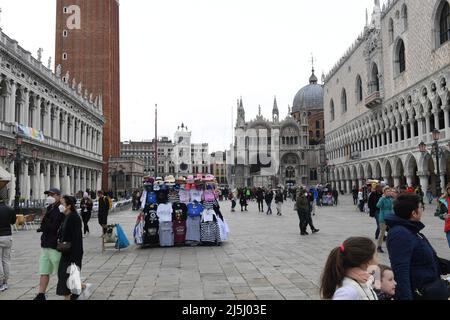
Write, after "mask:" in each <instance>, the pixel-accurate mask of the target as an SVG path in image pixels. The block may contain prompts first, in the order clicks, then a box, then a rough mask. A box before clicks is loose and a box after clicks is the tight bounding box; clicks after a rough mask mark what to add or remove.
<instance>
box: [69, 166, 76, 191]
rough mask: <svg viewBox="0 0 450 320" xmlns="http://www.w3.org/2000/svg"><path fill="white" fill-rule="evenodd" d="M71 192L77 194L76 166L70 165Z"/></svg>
mask: <svg viewBox="0 0 450 320" xmlns="http://www.w3.org/2000/svg"><path fill="white" fill-rule="evenodd" d="M69 192H70V194H72V195H75V193H76V191H75V168H74V167H70V191H69Z"/></svg>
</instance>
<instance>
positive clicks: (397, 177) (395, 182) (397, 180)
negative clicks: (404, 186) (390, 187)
mask: <svg viewBox="0 0 450 320" xmlns="http://www.w3.org/2000/svg"><path fill="white" fill-rule="evenodd" d="M392 178H393V179H394V187H395V188H396V187H399V186H400V176H392Z"/></svg>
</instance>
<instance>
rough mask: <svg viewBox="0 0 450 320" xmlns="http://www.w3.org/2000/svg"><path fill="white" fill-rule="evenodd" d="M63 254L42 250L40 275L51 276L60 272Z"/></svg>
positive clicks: (52, 250)
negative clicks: (60, 261)
mask: <svg viewBox="0 0 450 320" xmlns="http://www.w3.org/2000/svg"><path fill="white" fill-rule="evenodd" d="M59 260H61V253H60V252H59V251H56V250H55V249H47V248H42V249H41V256H40V257H39V274H40V275H41V276H50V275H53V274H55V273H56V272H57V271H58V267H59Z"/></svg>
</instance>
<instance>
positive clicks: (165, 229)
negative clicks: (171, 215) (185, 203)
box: [159, 221, 174, 247]
mask: <svg viewBox="0 0 450 320" xmlns="http://www.w3.org/2000/svg"><path fill="white" fill-rule="evenodd" d="M173 241H174V238H173V224H172V222H171V221H170V222H161V223H160V225H159V245H160V246H161V247H172V246H173Z"/></svg>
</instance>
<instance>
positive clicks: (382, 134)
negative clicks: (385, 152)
mask: <svg viewBox="0 0 450 320" xmlns="http://www.w3.org/2000/svg"><path fill="white" fill-rule="evenodd" d="M381 145H382V146H385V145H386V135H385V131H384V130H383V131H382V132H381Z"/></svg>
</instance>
